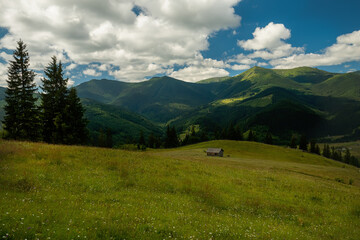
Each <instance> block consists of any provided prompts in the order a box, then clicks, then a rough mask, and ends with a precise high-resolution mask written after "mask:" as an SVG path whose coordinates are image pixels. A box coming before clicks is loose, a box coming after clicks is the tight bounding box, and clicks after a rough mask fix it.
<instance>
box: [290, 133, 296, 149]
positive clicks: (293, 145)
mask: <svg viewBox="0 0 360 240" xmlns="http://www.w3.org/2000/svg"><path fill="white" fill-rule="evenodd" d="M289 146H290V147H291V148H297V138H296V136H295V135H292V136H291V140H290V144H289Z"/></svg>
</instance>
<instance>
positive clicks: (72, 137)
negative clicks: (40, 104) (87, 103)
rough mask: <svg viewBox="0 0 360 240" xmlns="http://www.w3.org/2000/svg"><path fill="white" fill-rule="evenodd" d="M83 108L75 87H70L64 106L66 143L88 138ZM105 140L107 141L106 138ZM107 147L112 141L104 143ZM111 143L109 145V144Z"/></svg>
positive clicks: (78, 141) (81, 141) (79, 141)
mask: <svg viewBox="0 0 360 240" xmlns="http://www.w3.org/2000/svg"><path fill="white" fill-rule="evenodd" d="M84 112H85V110H84V108H83V106H82V104H81V102H80V98H79V97H78V96H77V93H76V89H75V88H71V89H70V91H69V95H68V96H67V97H66V106H65V111H64V115H65V122H63V123H62V124H63V128H64V140H63V142H64V143H66V144H84V143H85V142H86V141H87V138H88V130H87V128H86V125H87V123H88V121H87V120H86V119H85V117H84ZM109 132H110V134H111V130H110V129H108V130H107V131H106V135H107V136H108V134H109ZM111 141H112V140H111ZM107 142H109V141H108V140H107ZM106 145H107V147H112V143H111V144H110V142H109V143H107V144H106ZM110 145H111V146H110Z"/></svg>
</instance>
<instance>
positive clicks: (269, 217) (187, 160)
mask: <svg viewBox="0 0 360 240" xmlns="http://www.w3.org/2000/svg"><path fill="white" fill-rule="evenodd" d="M207 147H222V148H224V150H225V157H224V158H218V157H207V156H205V153H204V150H205V149H206V148H207ZM0 186H1V188H0V237H1V238H4V239H37V238H38V239H50V238H51V239H170V238H176V239H359V238H360V173H359V169H356V168H354V167H351V166H348V165H344V164H341V163H338V162H335V161H332V160H328V159H325V158H322V157H320V156H317V155H313V154H308V153H304V152H301V151H298V150H292V149H287V148H282V147H277V146H269V145H264V144H260V143H249V142H235V141H213V142H206V143H200V144H196V145H192V146H187V147H183V148H178V149H170V150H148V151H146V152H131V151H124V150H111V149H102V148H91V147H76V146H56V145H48V144H42V143H28V142H12V141H1V140H0Z"/></svg>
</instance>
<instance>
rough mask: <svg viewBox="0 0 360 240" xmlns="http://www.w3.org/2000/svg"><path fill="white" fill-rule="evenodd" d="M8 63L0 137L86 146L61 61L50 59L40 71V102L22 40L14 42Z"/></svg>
mask: <svg viewBox="0 0 360 240" xmlns="http://www.w3.org/2000/svg"><path fill="white" fill-rule="evenodd" d="M9 63H10V64H9V68H8V79H7V84H8V85H7V88H6V91H5V94H6V95H5V102H6V105H5V108H4V109H5V117H4V121H3V124H4V126H3V128H4V130H5V136H4V137H5V138H7V139H14V140H29V141H45V142H47V143H59V144H84V143H86V141H87V139H88V130H87V128H86V126H87V120H86V119H85V117H84V108H83V106H82V104H81V102H80V98H79V97H78V96H77V93H76V89H75V88H70V89H68V88H67V83H68V79H67V78H64V74H63V68H62V63H61V61H57V59H56V57H55V56H54V57H52V58H51V61H50V63H49V64H48V66H47V67H46V68H45V69H44V74H45V77H43V78H42V79H41V82H42V86H41V92H40V99H38V97H37V96H38V95H39V94H38V89H37V87H36V83H35V72H34V71H32V70H30V69H29V66H30V57H29V53H28V51H27V49H26V44H25V43H24V42H23V41H22V40H19V41H18V42H17V47H16V49H15V51H14V52H13V60H11V61H10V62H9ZM39 100H40V101H39ZM39 102H40V103H39Z"/></svg>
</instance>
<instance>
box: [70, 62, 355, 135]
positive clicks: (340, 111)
mask: <svg viewBox="0 0 360 240" xmlns="http://www.w3.org/2000/svg"><path fill="white" fill-rule="evenodd" d="M359 83H360V74H359V73H347V74H338V73H329V72H326V71H322V70H319V69H316V68H309V67H301V68H295V69H285V70H283V69H281V70H280V69H266V68H261V67H253V68H251V69H249V70H248V71H245V72H243V73H241V74H239V75H237V76H234V77H222V78H212V79H206V80H203V81H199V82H197V83H189V82H184V81H180V80H177V79H174V78H170V77H157V78H153V79H151V80H149V81H146V82H140V83H124V82H116V81H108V80H92V81H89V82H86V83H83V84H80V85H79V86H77V89H78V93H79V96H80V97H82V98H90V99H93V100H96V101H99V102H101V103H103V104H108V105H112V106H118V107H123V108H125V109H127V110H128V111H131V112H135V113H137V114H140V115H143V116H145V117H146V118H147V119H149V120H150V121H153V122H155V123H157V124H167V123H172V124H174V125H176V126H178V127H179V129H180V130H181V129H186V128H187V127H189V126H190V125H194V124H195V125H200V127H202V128H206V129H207V130H209V131H214V132H215V131H220V130H219V129H221V128H222V127H224V126H225V125H227V124H229V123H230V122H233V123H235V124H237V125H239V126H241V127H242V128H244V129H247V128H253V127H259V126H263V127H262V128H266V129H269V130H271V131H274V133H275V134H278V135H283V136H285V135H286V137H288V135H289V134H290V133H291V132H305V133H307V134H309V135H314V136H325V135H326V134H350V133H351V131H352V130H353V129H355V128H356V127H358V126H360V103H359V101H360V90H359V89H360V87H359V88H358V86H359ZM346 115H348V116H350V115H351V116H352V122H349V121H348V120H346ZM271 116H276V119H277V120H271ZM294 116H296V117H294ZM267 119H268V120H267ZM307 119H309V121H308V120H307ZM289 121H294V122H291V123H290V122H289ZM276 122H278V123H276ZM286 122H289V123H288V124H285V123H286ZM280 123H281V124H280ZM311 123H314V124H313V125H312V124H311ZM315 123H316V124H315ZM343 123H346V125H344V124H343ZM279 124H280V125H279ZM281 125H283V127H282V128H281V127H279V126H281ZM315 128H316V129H315Z"/></svg>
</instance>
